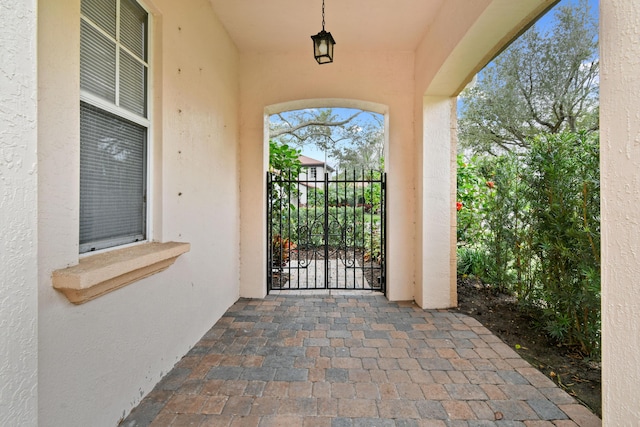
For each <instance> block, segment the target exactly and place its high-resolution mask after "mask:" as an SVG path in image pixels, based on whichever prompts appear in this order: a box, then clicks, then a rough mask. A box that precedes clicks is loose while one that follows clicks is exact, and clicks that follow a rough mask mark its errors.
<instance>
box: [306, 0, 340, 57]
mask: <svg viewBox="0 0 640 427" xmlns="http://www.w3.org/2000/svg"><path fill="white" fill-rule="evenodd" d="M311 39H312V40H313V57H314V58H316V61H318V64H328V63H330V62H333V46H334V45H335V44H336V41H335V40H334V39H333V36H331V33H328V32H326V31H325V30H324V0H322V31H320V32H319V33H318V34H316V35H315V36H311Z"/></svg>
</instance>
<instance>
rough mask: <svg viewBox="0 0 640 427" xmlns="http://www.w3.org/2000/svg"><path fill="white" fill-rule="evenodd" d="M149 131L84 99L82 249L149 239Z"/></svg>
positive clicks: (81, 109)
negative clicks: (147, 175)
mask: <svg viewBox="0 0 640 427" xmlns="http://www.w3.org/2000/svg"><path fill="white" fill-rule="evenodd" d="M146 133H147V130H146V129H145V128H144V127H143V126H140V125H137V124H134V123H131V122H128V121H126V120H124V119H122V118H120V117H118V116H115V115H113V114H110V113H106V112H104V111H102V110H100V109H99V108H96V107H94V106H92V105H89V104H87V103H84V102H82V103H81V105H80V251H81V252H86V251H91V250H97V249H102V248H104V247H109V246H115V245H118V244H125V243H130V242H135V241H139V240H143V239H144V237H145V232H144V231H145V216H146V209H145V194H144V188H145V176H146V171H145V165H146V152H147V150H146Z"/></svg>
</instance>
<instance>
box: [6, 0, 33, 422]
mask: <svg viewBox="0 0 640 427" xmlns="http://www.w3.org/2000/svg"><path fill="white" fill-rule="evenodd" d="M36 16H37V15H36V1H35V0H31V1H22V2H15V1H12V0H0V425H3V426H9V425H20V426H35V425H37V404H38V401H37V389H38V385H37V368H38V358H37V357H38V342H37V318H38V315H37V309H38V305H37V287H36V283H37V269H38V260H37V248H38V240H37V239H38V235H37V231H36V220H37V208H38V205H37V201H38V199H37V179H38V169H37V162H36V142H37V120H36V118H37V109H36V106H37V99H36V98H37V97H36V77H37V70H36V62H35V59H36V24H37V19H36Z"/></svg>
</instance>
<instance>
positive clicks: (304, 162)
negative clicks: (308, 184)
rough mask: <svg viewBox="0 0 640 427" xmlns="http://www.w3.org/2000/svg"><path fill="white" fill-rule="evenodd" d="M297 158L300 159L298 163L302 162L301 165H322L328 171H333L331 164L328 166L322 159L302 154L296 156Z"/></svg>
mask: <svg viewBox="0 0 640 427" xmlns="http://www.w3.org/2000/svg"><path fill="white" fill-rule="evenodd" d="M298 160H300V163H302V167H306V168H308V167H312V166H322V167H325V168H326V169H327V170H328V171H329V172H334V171H335V169H333V168H332V167H331V166H329V165H328V164H326V163H325V162H323V161H322V160H316V159H312V158H311V157H307V156H303V155H300V156H298Z"/></svg>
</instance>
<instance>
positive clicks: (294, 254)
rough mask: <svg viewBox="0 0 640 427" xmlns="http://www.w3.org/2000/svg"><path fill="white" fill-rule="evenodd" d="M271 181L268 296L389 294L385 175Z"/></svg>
mask: <svg viewBox="0 0 640 427" xmlns="http://www.w3.org/2000/svg"><path fill="white" fill-rule="evenodd" d="M305 175H306V174H302V175H301V178H302V179H299V178H291V177H286V176H282V175H280V174H273V173H268V174H267V285H268V290H269V291H271V290H303V289H351V290H358V289H361V290H377V291H381V292H385V279H386V269H385V264H386V263H385V258H386V247H385V240H386V239H385V235H386V174H385V173H383V172H379V171H366V172H365V171H360V172H356V171H351V172H349V173H341V174H337V175H336V177H335V178H331V179H330V177H329V174H328V173H325V175H324V179H323V180H316V179H309V177H306V176H305Z"/></svg>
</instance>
